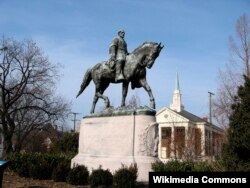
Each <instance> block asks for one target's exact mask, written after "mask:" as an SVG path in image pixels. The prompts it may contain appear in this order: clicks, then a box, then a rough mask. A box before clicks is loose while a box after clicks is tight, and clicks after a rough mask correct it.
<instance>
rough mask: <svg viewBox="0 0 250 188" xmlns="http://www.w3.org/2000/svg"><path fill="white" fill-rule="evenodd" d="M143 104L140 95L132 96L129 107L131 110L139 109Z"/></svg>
mask: <svg viewBox="0 0 250 188" xmlns="http://www.w3.org/2000/svg"><path fill="white" fill-rule="evenodd" d="M140 104H141V101H140V97H139V96H138V95H132V96H131V98H130V99H129V100H128V103H127V105H126V106H127V107H129V108H137V107H139V106H140Z"/></svg>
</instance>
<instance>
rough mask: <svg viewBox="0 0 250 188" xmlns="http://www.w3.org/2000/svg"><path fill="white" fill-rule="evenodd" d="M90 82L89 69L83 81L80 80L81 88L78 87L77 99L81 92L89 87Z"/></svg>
mask: <svg viewBox="0 0 250 188" xmlns="http://www.w3.org/2000/svg"><path fill="white" fill-rule="evenodd" d="M91 80H92V76H91V68H89V69H88V70H87V71H86V73H85V75H84V77H83V80H82V84H81V87H80V91H79V92H78V94H77V96H76V97H78V96H79V95H81V94H82V92H83V91H84V90H85V88H86V87H87V86H88V85H89V83H90V81H91Z"/></svg>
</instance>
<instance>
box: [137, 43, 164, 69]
mask: <svg viewBox="0 0 250 188" xmlns="http://www.w3.org/2000/svg"><path fill="white" fill-rule="evenodd" d="M163 47H164V46H161V43H159V44H158V43H154V42H144V43H143V44H142V46H141V48H142V49H143V50H142V51H141V53H142V54H143V56H142V61H141V62H140V63H139V64H140V65H141V66H144V67H147V68H149V69H150V68H151V67H152V66H153V64H154V62H155V59H156V58H157V57H158V56H159V54H160V52H161V49H162V48H163Z"/></svg>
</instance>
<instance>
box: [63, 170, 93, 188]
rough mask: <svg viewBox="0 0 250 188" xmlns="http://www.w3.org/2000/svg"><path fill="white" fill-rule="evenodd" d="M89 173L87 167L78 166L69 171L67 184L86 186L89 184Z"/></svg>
mask: <svg viewBox="0 0 250 188" xmlns="http://www.w3.org/2000/svg"><path fill="white" fill-rule="evenodd" d="M88 177H89V171H88V169H87V167H85V166H83V165H82V166H77V167H74V168H72V169H71V170H70V171H69V174H68V176H67V183H69V184H71V185H86V184H87V183H88Z"/></svg>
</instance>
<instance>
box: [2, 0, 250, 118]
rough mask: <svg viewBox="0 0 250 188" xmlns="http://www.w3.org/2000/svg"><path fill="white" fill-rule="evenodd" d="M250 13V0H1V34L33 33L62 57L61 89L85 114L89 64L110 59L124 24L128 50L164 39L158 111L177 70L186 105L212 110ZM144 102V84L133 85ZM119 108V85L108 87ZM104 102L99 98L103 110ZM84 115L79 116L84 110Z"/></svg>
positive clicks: (153, 77) (155, 80)
mask: <svg viewBox="0 0 250 188" xmlns="http://www.w3.org/2000/svg"><path fill="white" fill-rule="evenodd" d="M243 13H246V15H247V16H248V17H250V1H249V0H237V1H235V0H209V1H199V0H174V1H170V0H154V1H153V0H151V1H150V0H106V1H101V0H23V1H21V0H0V28H1V30H0V34H1V35H5V36H7V37H13V38H15V39H17V40H23V39H30V38H31V39H33V40H34V41H36V42H37V44H38V46H40V47H41V48H42V49H43V51H44V53H45V54H46V55H47V56H48V57H49V59H50V61H51V62H54V63H61V64H62V65H63V67H64V68H63V69H62V70H61V73H62V78H61V80H60V82H59V83H58V85H57V92H58V94H60V95H62V96H64V97H65V98H66V99H67V100H70V101H72V111H74V112H78V113H81V115H80V116H84V115H87V114H88V113H89V111H90V108H91V103H92V98H93V95H94V84H93V82H92V83H91V84H90V86H89V87H88V88H87V89H86V90H85V91H84V93H83V94H82V95H81V96H80V97H79V98H77V99H76V98H75V96H76V94H77V92H78V90H79V87H80V84H81V81H82V77H83V75H84V73H85V71H86V70H87V69H88V68H89V67H91V66H93V65H95V64H96V63H98V62H100V61H103V60H107V59H108V58H109V54H108V47H109V45H110V42H111V40H112V38H113V37H115V36H116V35H117V31H118V30H119V29H121V28H123V29H124V30H125V31H126V36H125V39H126V41H127V44H128V51H132V50H134V49H135V48H136V47H137V46H139V45H140V44H142V43H143V42H144V41H152V42H161V43H162V44H163V45H165V47H164V49H163V50H162V52H161V54H160V56H159V57H158V58H157V60H156V62H155V64H154V66H153V67H152V68H151V69H150V70H148V71H147V79H148V83H149V84H150V86H151V88H152V90H153V93H154V96H155V99H156V110H160V109H161V108H163V107H166V106H169V105H170V103H171V101H172V94H173V89H174V83H175V75H176V71H178V72H179V78H180V87H181V93H182V101H183V104H184V106H185V109H186V110H188V111H190V112H192V113H194V114H196V115H198V116H204V115H206V114H208V100H209V98H208V91H211V92H214V93H216V90H217V87H218V84H217V80H218V70H219V69H223V68H224V67H225V64H226V63H227V62H228V60H229V57H230V56H229V42H228V37H229V35H232V36H234V35H235V24H236V20H237V18H238V17H239V16H241V15H242V14H243ZM134 94H136V95H138V96H139V97H140V99H141V104H142V105H148V104H149V99H148V96H147V94H146V92H145V91H144V90H143V89H136V90H133V91H132V90H129V93H128V99H129V98H130V96H131V95H134ZM105 95H107V96H108V97H109V98H110V101H111V103H112V105H114V106H115V107H117V106H119V105H120V102H121V100H120V99H121V84H113V85H111V86H109V88H108V89H107V90H106V92H105ZM101 106H103V102H102V101H101V100H100V101H99V102H98V106H97V110H98V108H100V107H101ZM79 118H80V117H79Z"/></svg>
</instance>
